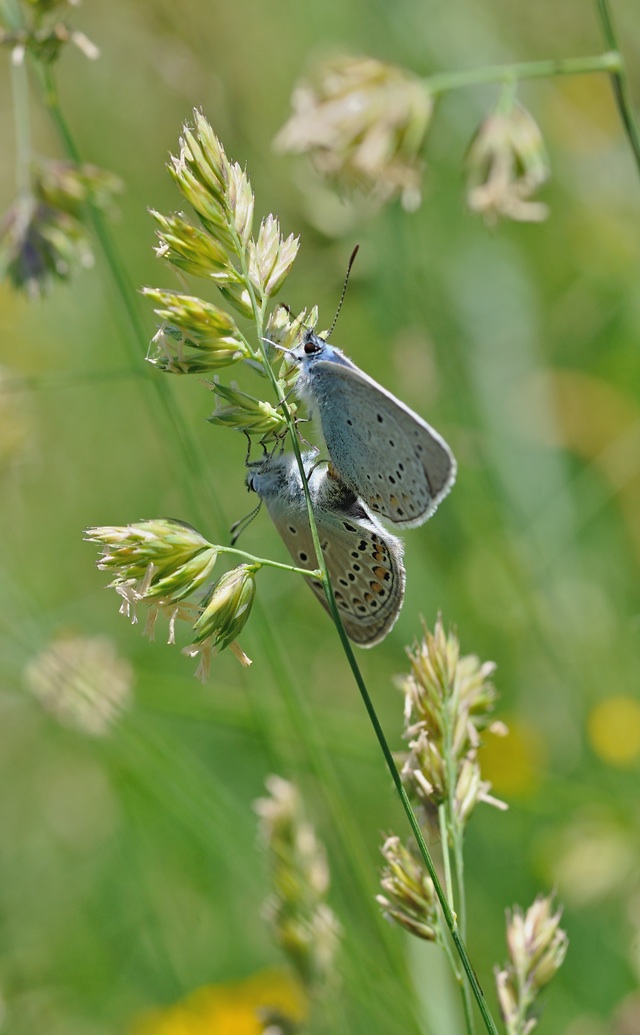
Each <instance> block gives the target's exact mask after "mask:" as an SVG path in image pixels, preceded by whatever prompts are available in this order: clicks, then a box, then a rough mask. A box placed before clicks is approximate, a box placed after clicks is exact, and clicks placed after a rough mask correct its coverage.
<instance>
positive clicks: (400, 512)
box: [396, 507, 404, 517]
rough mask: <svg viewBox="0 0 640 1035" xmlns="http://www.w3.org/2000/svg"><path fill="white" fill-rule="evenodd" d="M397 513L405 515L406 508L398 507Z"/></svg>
mask: <svg viewBox="0 0 640 1035" xmlns="http://www.w3.org/2000/svg"><path fill="white" fill-rule="evenodd" d="M396 513H397V514H399V515H400V517H404V510H403V509H402V507H398V508H397V510H396Z"/></svg>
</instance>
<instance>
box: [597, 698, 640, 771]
mask: <svg viewBox="0 0 640 1035" xmlns="http://www.w3.org/2000/svg"><path fill="white" fill-rule="evenodd" d="M587 733H588V736H589V741H590V743H591V747H592V748H593V750H594V751H595V753H596V755H598V757H599V758H601V759H602V760H603V762H609V763H610V764H611V765H619V766H625V765H630V764H631V763H632V762H635V761H636V760H637V759H638V758H640V703H639V702H638V701H636V700H634V699H633V698H632V697H622V696H620V697H608V698H607V700H606V701H600V702H599V703H598V704H596V706H595V707H594V708H592V709H591V712H590V714H589V716H588V718H587Z"/></svg>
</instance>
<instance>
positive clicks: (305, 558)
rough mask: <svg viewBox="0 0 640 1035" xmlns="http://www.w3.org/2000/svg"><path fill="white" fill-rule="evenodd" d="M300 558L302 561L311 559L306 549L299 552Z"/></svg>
mask: <svg viewBox="0 0 640 1035" xmlns="http://www.w3.org/2000/svg"><path fill="white" fill-rule="evenodd" d="M298 560H300V561H308V560H309V558H308V557H307V555H306V553H305V552H304V550H301V551H300V553H299V554H298Z"/></svg>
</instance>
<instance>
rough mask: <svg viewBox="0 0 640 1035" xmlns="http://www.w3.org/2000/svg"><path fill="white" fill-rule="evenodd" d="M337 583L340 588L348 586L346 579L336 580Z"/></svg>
mask: <svg viewBox="0 0 640 1035" xmlns="http://www.w3.org/2000/svg"><path fill="white" fill-rule="evenodd" d="M338 582H339V583H340V585H341V586H348V585H349V583H348V582H347V580H346V579H338Z"/></svg>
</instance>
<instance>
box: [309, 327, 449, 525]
mask: <svg viewBox="0 0 640 1035" xmlns="http://www.w3.org/2000/svg"><path fill="white" fill-rule="evenodd" d="M334 322H335V321H334ZM290 357H291V358H292V359H293V360H294V361H295V362H296V363H298V364H299V366H300V374H299V375H298V380H297V382H296V390H297V391H298V393H299V394H300V396H301V397H302V398H304V399H305V401H306V402H307V403H308V404H309V405H310V407H311V409H312V411H314V412H316V413H317V415H318V417H319V419H320V423H321V425H322V434H323V436H324V440H325V442H326V445H327V449H328V451H329V456H330V457H331V463H332V464H333V466H334V467H335V469H336V471H337V473H338V475H339V476H340V478H341V479H342V481H343V482H344V483H345V485H347V486H348V487H349V489H351V490H352V492H354V493H355V494H356V496H359V497H360V498H361V499H362V500H363V501H364V503H365V504H366V506H367V507H369V509H370V510H372V511H375V513H376V514H379V515H380V516H381V517H383V518H386V519H387V520H388V521H391V522H392V523H393V524H394V525H402V526H405V527H407V528H412V527H414V526H416V525H421V524H422V523H423V522H424V521H426V520H427V518H429V517H431V515H432V514H433V512H434V510H435V509H436V507H437V506H438V504H439V503H440V501H441V500H442V499H444V497H445V496H446V495H447V493H448V492H449V490H450V489H451V486H452V485H453V483H454V481H455V477H456V461H455V458H454V456H453V453H452V452H451V450H450V448H449V446H448V445H447V443H446V442H445V441H444V439H443V438H442V437H441V436H440V435H439V434H438V432H437V431H434V429H433V428H432V427H430V426H429V425H428V424H427V423H426V421H424V420H423V419H422V417H419V416H418V414H417V413H414V412H413V410H410V409H409V407H408V406H405V404H404V403H402V402H400V400H399V399H396V397H395V395H392V394H391V392H388V391H387V390H386V389H385V388H383V387H382V385H379V384H378V383H377V381H374V380H373V378H371V377H369V376H368V374H365V373H363V371H362V370H360V368H359V367H357V366H356V365H355V363H352V362H351V360H350V359H348V358H347V357H346V356H345V355H344V353H343V352H341V351H340V349H337V348H335V347H334V346H333V345H330V344H329V343H328V342H327V341H326V340H325V339H324V338H321V337H319V336H318V335H317V334H315V333H314V332H313V331H312V330H307V331H305V333H304V336H303V339H302V342H301V343H300V345H298V346H297V347H296V348H294V349H292V350H291V351H290Z"/></svg>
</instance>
